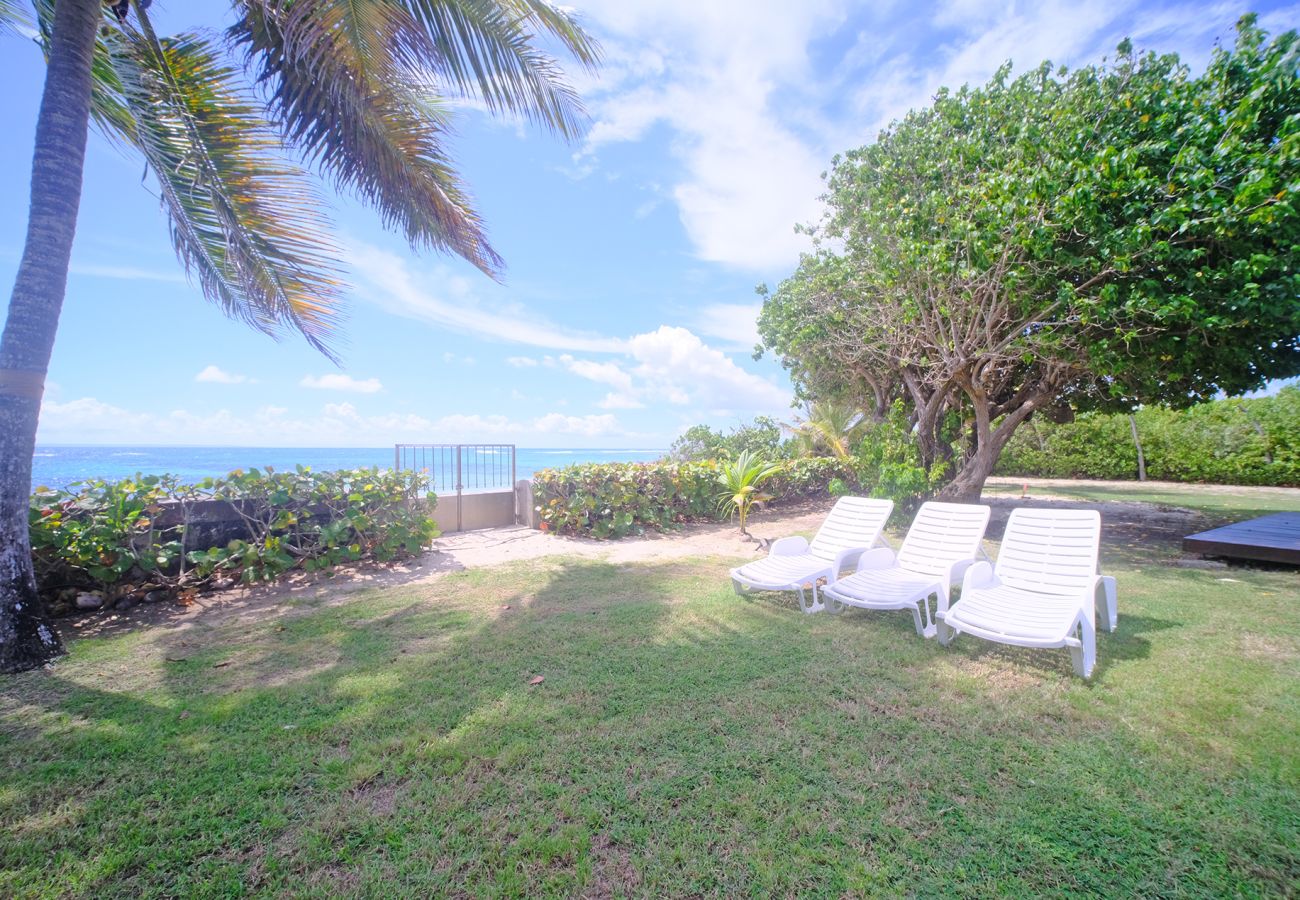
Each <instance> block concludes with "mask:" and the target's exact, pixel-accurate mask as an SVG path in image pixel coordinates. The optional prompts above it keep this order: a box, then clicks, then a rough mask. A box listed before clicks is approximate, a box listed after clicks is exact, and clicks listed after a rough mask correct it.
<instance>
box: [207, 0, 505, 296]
mask: <svg viewBox="0 0 1300 900" xmlns="http://www.w3.org/2000/svg"><path fill="white" fill-rule="evenodd" d="M240 6H241V10H242V15H241V17H240V21H239V22H238V23H237V24H236V25H235V26H233V27H232V28H231V30H230V32H229V37H230V38H231V40H232V41H233V42H234V43H235V45H236V46H238V47H241V48H242V49H243V51H244V52H245V54H246V56H247V59H248V62H249V65H250V67H251V68H252V69H253V71H254V74H255V77H256V78H257V80H258V81H259V82H260V83H262V84H263V85H265V87H266V90H267V92H268V103H269V107H270V109H271V112H272V114H273V115H274V117H275V118H276V119H277V121H278V122H279V124H280V127H281V129H282V131H283V133H284V137H285V139H286V140H287V141H289V142H290V143H292V144H294V145H296V146H297V147H298V148H299V149H300V150H301V151H302V153H303V155H304V157H305V158H306V159H307V160H308V161H309V162H311V163H312V164H314V165H315V166H317V167H318V168H319V169H320V170H321V171H322V172H323V173H324V174H325V175H326V176H327V177H329V178H330V179H331V180H332V181H333V182H334V184H335V186H336V187H338V188H340V189H341V190H346V191H349V192H353V193H355V194H357V195H358V196H360V197H361V198H362V199H363V200H365V201H366V202H368V203H369V204H371V205H372V206H374V207H375V208H376V209H377V210H378V211H379V214H380V217H381V218H382V219H383V221H384V224H385V225H386V226H390V227H396V228H398V229H400V230H401V231H402V232H403V233H404V234H405V236H406V238H407V240H408V241H409V242H410V243H411V245H412V246H416V247H420V246H425V247H432V248H435V249H439V250H446V251H450V252H452V253H456V254H458V255H460V256H462V257H464V258H465V259H466V260H468V261H469V262H471V263H473V264H474V265H475V266H477V267H478V268H480V269H482V270H483V271H484V272H486V273H488V274H489V275H491V276H493V277H496V276H497V274H498V273H499V271H500V269H501V258H500V257H499V256H498V255H497V253H496V251H495V250H493V249H492V247H491V245H490V244H489V242H488V239H487V235H486V232H485V230H484V227H483V223H482V221H481V219H480V218H479V216H478V214H477V213H476V212H475V211H474V210H473V208H472V206H471V204H470V200H469V196H468V193H467V191H466V190H465V188H464V187H463V185H462V184H461V183H460V180H459V177H458V176H457V174H456V172H455V171H454V170H453V168H452V165H451V160H450V158H449V157H448V156H447V154H446V152H445V150H444V149H443V145H444V143H445V140H446V137H447V134H448V131H449V126H448V119H447V115H446V109H445V107H444V105H443V104H442V103H440V101H439V98H438V96H437V94H436V92H435V91H434V89H433V85H432V83H431V82H430V80H429V72H428V67H427V65H425V62H427V60H428V59H429V58H431V56H432V54H433V50H432V44H431V42H430V40H429V38H428V36H427V34H426V33H425V30H424V29H423V28H422V26H421V25H420V23H419V22H418V21H417V20H416V19H415V18H413V17H412V16H411V15H410V14H409V12H408V11H407V10H406V9H404V8H403V7H402V6H401V4H398V3H394V2H381V0H318V2H313V3H295V2H292V0H242V2H241V4H240Z"/></svg>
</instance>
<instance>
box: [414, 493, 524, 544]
mask: <svg viewBox="0 0 1300 900" xmlns="http://www.w3.org/2000/svg"><path fill="white" fill-rule="evenodd" d="M433 519H434V521H435V522H437V523H438V530H439V531H441V532H442V533H443V534H448V533H450V532H453V531H474V530H475V529H478V528H499V527H501V526H502V525H513V524H515V492H514V491H512V490H504V491H484V492H483V493H474V494H462V495H461V496H460V510H459V514H457V498H456V495H455V494H444V495H442V496H440V497H438V508H437V509H435V510H434V512H433Z"/></svg>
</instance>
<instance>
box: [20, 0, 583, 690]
mask: <svg viewBox="0 0 1300 900" xmlns="http://www.w3.org/2000/svg"><path fill="white" fill-rule="evenodd" d="M149 5H150V4H149V0H108V2H106V0H34V4H33V7H32V8H31V10H30V11H29V12H27V11H25V10H24V7H22V6H21V5H19V4H18V3H15V2H13V0H0V24H3V25H4V26H5V27H7V28H8V29H9V30H11V31H14V32H22V31H26V30H27V29H31V28H32V26H34V30H35V32H36V34H37V41H38V43H39V45H40V47H41V49H42V50H43V51H44V53H45V55H46V58H47V61H48V67H47V71H46V79H45V87H44V93H43V95H42V99H41V106H40V113H39V117H38V120H37V126H36V148H35V154H34V157H33V162H32V179H31V206H30V212H29V219H28V231H27V238H26V244H25V246H24V248H23V255H22V261H21V263H20V266H19V269H18V275H17V278H16V280H15V283H14V289H13V294H12V297H11V299H10V302H9V309H8V315H7V318H6V320H5V327H4V333H3V337H2V338H0V672H15V671H21V670H24V669H28V668H32V667H35V666H38V665H41V664H42V663H44V662H46V661H47V660H49V659H51V658H52V657H54V656H55V655H57V654H58V653H59V652H61V644H60V641H59V637H58V634H57V633H56V632H55V631H54V629H53V627H52V626H51V625H50V623H49V622H48V621H47V620H46V617H45V614H44V611H43V610H42V608H41V604H40V601H39V599H38V597H37V594H36V586H35V581H34V578H33V574H32V567H31V554H30V547H29V543H28V532H27V514H28V513H27V508H28V495H29V491H30V486H31V461H32V452H33V449H34V447H35V439H36V427H37V419H38V415H39V412H40V404H41V395H42V393H43V389H44V383H45V373H46V370H47V368H48V365H49V359H50V352H51V348H52V347H53V344H54V338H55V332H56V330H57V328H58V321H59V314H60V310H61V308H62V305H63V298H64V292H65V289H66V283H67V273H68V261H69V258H70V254H71V250H72V240H73V235H74V232H75V230H76V223H77V210H78V205H79V202H80V196H81V181H82V168H83V161H84V157H85V148H86V140H87V130H88V123H89V122H91V121H92V120H93V121H94V122H95V124H96V125H97V126H98V127H99V129H100V130H101V131H102V132H103V133H104V134H105V135H106V136H107V137H108V138H109V139H110V140H112V141H114V142H116V143H117V144H119V145H120V146H121V147H122V148H123V149H124V150H126V151H127V152H130V153H136V154H139V156H140V157H141V158H142V159H143V162H144V164H145V165H146V167H147V169H148V171H149V173H150V175H151V176H152V180H154V181H155V182H156V185H157V189H158V193H159V195H160V197H161V200H162V207H163V211H164V214H165V215H166V217H167V220H168V223H169V225H170V230H171V237H172V242H173V244H174V246H175V250H176V253H177V256H178V257H179V258H180V261H181V263H182V264H183V265H184V267H185V269H186V271H187V272H188V273H189V274H190V276H191V277H192V279H193V280H194V281H195V282H196V283H197V284H198V285H199V287H200V288H201V289H202V291H203V293H204V295H205V296H206V297H207V298H208V299H210V300H212V301H213V302H215V303H216V304H218V305H219V306H220V307H221V308H222V309H223V310H225V312H226V313H228V314H230V315H232V316H235V317H238V318H240V319H243V320H245V321H247V322H248V323H249V324H251V325H252V326H253V327H255V328H258V329H260V330H262V331H264V332H266V333H268V334H271V335H277V334H280V333H282V332H286V331H288V332H297V333H299V334H301V335H302V336H303V337H304V338H306V340H307V341H309V342H310V343H311V344H312V346H314V347H316V348H318V349H319V350H321V351H322V352H324V353H325V354H326V355H329V356H330V357H331V358H333V353H332V351H331V349H330V338H331V335H332V333H333V330H334V327H335V322H336V318H337V315H336V314H337V309H338V305H339V300H340V297H341V296H342V294H343V292H344V290H345V285H344V284H343V283H342V281H341V275H340V273H339V272H338V271H337V269H336V267H335V265H334V264H333V262H332V260H334V259H337V253H336V251H335V248H334V247H333V245H332V242H331V237H330V228H329V223H328V222H327V221H326V219H325V217H324V215H323V214H322V208H321V205H320V203H319V200H318V197H319V194H318V189H317V188H316V187H315V183H314V181H313V180H312V179H311V178H310V177H309V170H314V171H315V172H316V173H318V174H319V175H320V176H321V177H322V178H323V179H324V180H325V181H326V182H327V183H329V184H330V185H332V186H333V187H335V188H336V189H338V190H341V191H344V192H348V193H351V194H354V195H356V196H358V197H360V198H361V199H363V200H364V201H366V202H367V203H369V204H370V205H371V206H373V207H374V208H375V209H376V210H377V211H378V212H379V214H380V216H381V217H382V219H383V221H384V223H385V224H386V225H388V226H390V227H393V228H395V229H398V230H400V231H401V232H402V233H403V234H404V235H405V236H406V238H407V239H408V240H409V241H410V243H411V246H412V248H414V249H417V250H419V249H430V248H431V249H435V250H440V251H447V252H451V253H455V254H458V255H460V256H462V257H464V258H465V259H466V260H468V261H470V262H471V263H473V264H474V265H475V266H477V267H478V268H480V269H482V270H483V271H484V272H485V273H487V274H489V275H493V276H495V275H496V274H497V273H498V272H499V271H500V268H501V265H502V263H501V259H500V258H499V257H498V255H497V254H496V252H495V251H494V250H493V249H492V247H491V245H490V243H489V242H488V240H487V237H486V234H485V231H484V228H483V224H482V222H481V221H480V219H479V217H478V215H477V214H476V213H475V211H474V209H473V207H472V205H471V203H470V198H469V196H468V193H467V192H466V190H465V188H464V187H463V185H462V184H461V182H460V179H459V178H458V176H457V174H456V172H455V169H454V167H453V165H452V162H451V158H450V154H449V149H448V147H447V135H448V125H449V121H448V101H449V100H450V99H454V98H456V97H471V98H474V99H476V100H477V101H479V102H480V103H482V104H483V105H484V106H486V107H487V109H489V110H490V111H492V112H493V113H497V114H506V115H517V116H521V117H523V118H525V119H527V120H529V121H531V122H533V123H535V124H538V125H540V126H542V127H544V128H546V129H548V130H549V131H551V132H553V133H555V134H558V135H560V136H562V137H565V138H570V137H573V136H575V135H577V134H578V133H579V132H580V130H581V128H582V127H583V124H584V122H585V114H584V112H583V109H582V106H581V103H580V101H579V98H578V97H577V95H576V94H575V93H574V91H573V90H572V89H571V88H570V87H569V86H568V84H567V82H566V81H565V79H564V77H563V73H562V71H561V69H560V67H559V63H558V60H557V58H556V57H555V56H554V55H552V54H551V53H550V52H548V51H547V50H545V49H544V48H543V46H542V45H543V43H546V44H547V45H549V46H554V47H557V48H559V49H560V50H561V51H562V52H564V53H565V54H566V55H568V56H571V57H572V58H574V59H576V60H577V61H578V62H580V63H581V64H583V65H586V66H594V65H595V64H596V63H597V59H598V49H597V47H596V45H595V44H594V42H593V41H592V40H591V38H589V37H588V36H587V34H586V33H585V32H584V31H583V30H582V29H581V27H580V26H579V25H578V24H577V22H576V20H575V18H574V17H573V16H572V15H571V14H570V13H568V12H565V11H562V10H560V9H558V8H557V7H554V6H552V5H551V4H550V3H548V2H546V0H231V6H232V11H233V14H234V25H233V26H231V27H230V29H229V31H228V32H227V34H226V35H224V37H223V36H220V35H209V34H205V33H200V32H194V33H181V34H174V35H168V36H163V37H160V36H159V35H158V34H157V33H156V32H155V30H154V28H153V25H152V23H151V21H150V18H149V14H148V11H147V10H148V7H149ZM286 151H287V152H286ZM298 160H300V161H302V162H303V163H305V165H306V168H304V167H303V166H301V165H299V164H298V162H297V161H298Z"/></svg>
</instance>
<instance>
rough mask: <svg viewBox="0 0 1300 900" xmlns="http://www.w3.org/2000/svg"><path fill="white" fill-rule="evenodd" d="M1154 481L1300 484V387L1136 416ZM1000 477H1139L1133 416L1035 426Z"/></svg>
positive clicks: (1006, 453)
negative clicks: (1131, 421) (1274, 393)
mask: <svg viewBox="0 0 1300 900" xmlns="http://www.w3.org/2000/svg"><path fill="white" fill-rule="evenodd" d="M1134 421H1135V423H1136V425H1137V431H1138V438H1139V440H1140V441H1141V442H1142V451H1143V455H1144V457H1145V461H1146V470H1147V477H1148V478H1152V479H1157V480H1164V481H1185V482H1203V483H1215V484H1246V485H1284V486H1297V485H1300V387H1288V388H1284V389H1283V390H1281V391H1280V392H1278V394H1277V395H1276V396H1273V397H1260V398H1255V399H1248V400H1247V399H1227V400H1217V401H1214V402H1212V403H1203V404H1200V405H1199V406H1194V407H1192V408H1190V409H1186V410H1171V409H1165V408H1162V407H1149V408H1146V409H1141V410H1138V411H1137V412H1136V413H1135V414H1134ZM997 474H999V475H1027V476H1039V477H1044V478H1111V479H1121V480H1122V479H1135V478H1137V477H1138V460H1137V447H1136V445H1135V444H1134V443H1133V433H1132V426H1131V425H1130V423H1129V418H1128V416H1127V415H1123V414H1116V415H1106V414H1100V413H1093V414H1085V415H1081V416H1079V417H1078V418H1077V419H1075V420H1074V421H1073V422H1069V423H1065V424H1060V425H1057V424H1053V423H1050V422H1038V421H1030V422H1029V423H1027V424H1025V425H1024V426H1022V427H1021V428H1020V429H1019V430H1018V431H1017V432H1016V435H1015V437H1014V438H1012V440H1011V442H1010V443H1009V444H1008V445H1007V447H1006V449H1005V450H1003V451H1002V456H1001V458H1000V459H999V460H998V467H997Z"/></svg>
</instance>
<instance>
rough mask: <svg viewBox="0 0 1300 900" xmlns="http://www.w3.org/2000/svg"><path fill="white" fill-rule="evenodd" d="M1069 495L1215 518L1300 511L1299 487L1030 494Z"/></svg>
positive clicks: (1097, 488)
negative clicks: (1189, 511) (1180, 509)
mask: <svg viewBox="0 0 1300 900" xmlns="http://www.w3.org/2000/svg"><path fill="white" fill-rule="evenodd" d="M1020 493H1021V486H1020V485H1019V484H989V485H985V486H984V495H985V496H986V497H1012V498H1018V497H1019V496H1020ZM1036 494H1037V495H1048V494H1050V495H1052V496H1057V497H1070V498H1073V499H1076V500H1092V501H1103V500H1127V501H1138V502H1142V503H1156V504H1159V505H1161V506H1181V507H1185V508H1187V509H1195V510H1198V511H1200V512H1203V513H1205V514H1207V515H1210V516H1213V517H1215V518H1216V519H1234V520H1235V519H1249V518H1252V517H1253V516H1266V515H1268V514H1269V513H1274V512H1287V511H1300V490H1292V491H1289V492H1286V493H1283V492H1281V491H1276V490H1259V489H1256V488H1249V487H1240V488H1235V489H1233V490H1231V491H1230V492H1229V491H1224V490H1222V489H1219V490H1211V489H1209V488H1207V487H1206V486H1204V485H1199V484H1180V485H1170V484H1165V483H1162V484H1158V485H1152V484H1145V483H1143V482H1140V481H1134V482H1133V483H1132V484H1131V485H1124V486H1122V487H1121V486H1117V485H1114V484H1088V483H1087V482H1079V483H1077V484H1072V485H1068V486H1067V485H1059V486H1058V485H1043V486H1038V485H1034V484H1032V483H1031V484H1030V487H1029V498H1030V499H1031V500H1032V499H1033V498H1034V496H1035V495H1036Z"/></svg>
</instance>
